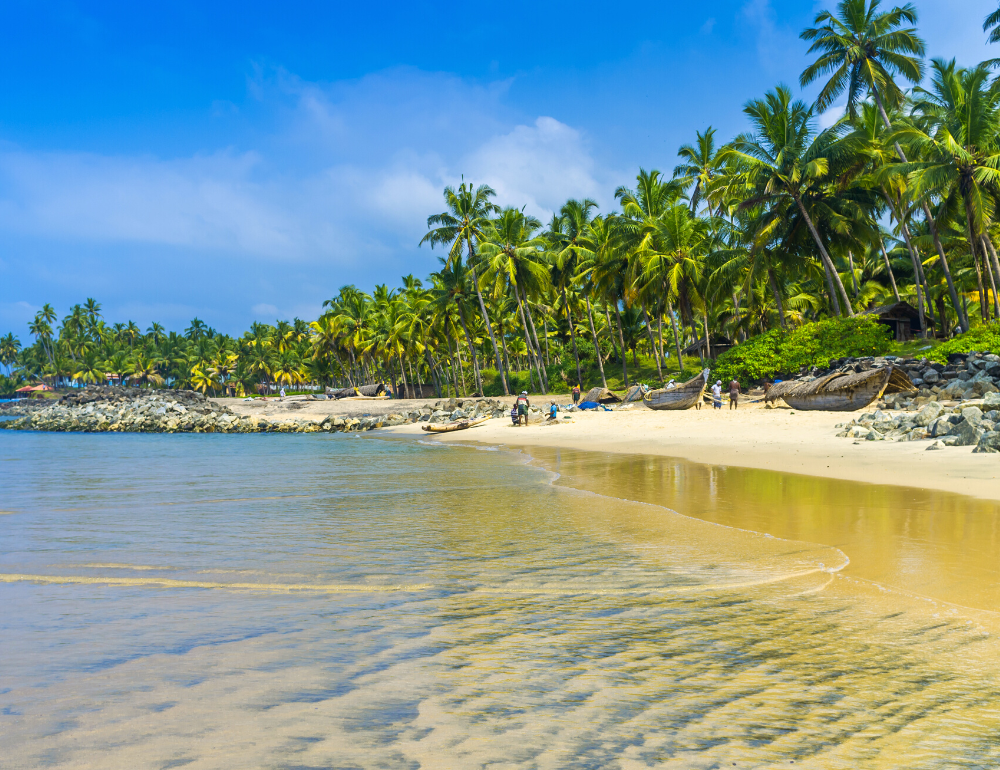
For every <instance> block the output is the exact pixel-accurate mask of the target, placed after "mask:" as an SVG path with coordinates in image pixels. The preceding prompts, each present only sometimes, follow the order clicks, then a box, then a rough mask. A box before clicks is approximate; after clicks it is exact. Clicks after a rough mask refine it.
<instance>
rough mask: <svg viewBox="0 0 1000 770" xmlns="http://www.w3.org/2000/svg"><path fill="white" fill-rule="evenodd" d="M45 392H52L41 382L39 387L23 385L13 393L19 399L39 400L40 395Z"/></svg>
mask: <svg viewBox="0 0 1000 770" xmlns="http://www.w3.org/2000/svg"><path fill="white" fill-rule="evenodd" d="M47 390H52V388H50V387H49V386H48V385H46V384H45V383H44V382H43V383H42V384H41V385H25V386H24V387H23V388H18V389H17V390H15V391H14V392H15V393H17V394H18V395H19V396H20V397H21V398H41V394H42V393H43V392H45V391H47Z"/></svg>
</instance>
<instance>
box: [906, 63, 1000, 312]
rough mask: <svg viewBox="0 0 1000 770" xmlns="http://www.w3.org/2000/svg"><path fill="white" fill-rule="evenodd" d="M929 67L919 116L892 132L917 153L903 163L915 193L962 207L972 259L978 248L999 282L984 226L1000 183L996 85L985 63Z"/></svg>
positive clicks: (999, 96)
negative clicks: (913, 122) (915, 121)
mask: <svg viewBox="0 0 1000 770" xmlns="http://www.w3.org/2000/svg"><path fill="white" fill-rule="evenodd" d="M933 70H934V73H933V78H932V81H931V87H930V88H928V89H924V88H918V89H917V92H916V93H917V99H916V102H915V105H914V110H915V112H917V113H918V114H920V115H921V116H922V117H923V120H922V121H919V123H918V124H917V125H904V126H902V127H901V128H899V129H898V130H897V131H896V136H897V137H898V138H899V139H900V140H901V141H902V142H904V143H905V144H908V145H909V146H911V147H912V148H913V149H914V151H915V153H916V160H915V162H913V163H910V164H908V165H907V166H906V168H907V170H908V171H909V172H910V177H911V179H912V181H913V186H914V188H915V191H916V192H917V194H918V195H920V194H923V193H931V192H933V193H935V194H937V195H939V196H940V197H941V199H942V209H945V210H948V209H951V210H955V209H962V210H963V213H964V216H965V226H966V228H967V237H968V245H969V250H970V252H971V254H972V256H973V260H974V261H975V260H976V255H977V253H979V254H980V255H981V257H982V260H983V262H984V263H985V264H986V266H987V268H988V270H989V272H990V278H991V283H997V282H1000V263H998V261H997V254H996V249H995V248H994V246H993V242H992V239H991V238H989V235H988V229H989V223H990V222H991V221H992V219H993V214H994V211H995V199H994V195H995V194H996V191H997V188H998V183H1000V171H998V170H1000V91H998V89H997V88H996V87H994V86H993V85H991V83H990V73H989V70H988V68H987V67H986V66H985V65H983V64H980V65H979V66H977V67H972V68H970V69H962V68H959V67H957V66H956V64H955V60H954V59H952V60H951V61H944V60H942V59H935V60H934V62H933ZM919 124H923V125H924V126H926V130H924V129H922V128H921V127H920V125H919ZM977 264H978V263H977ZM980 293H981V294H982V292H980ZM994 301H995V302H996V303H997V313H998V316H1000V300H998V299H996V298H994Z"/></svg>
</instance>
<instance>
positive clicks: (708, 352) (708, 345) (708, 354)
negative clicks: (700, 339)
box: [701, 310, 712, 361]
mask: <svg viewBox="0 0 1000 770" xmlns="http://www.w3.org/2000/svg"><path fill="white" fill-rule="evenodd" d="M701 317H702V320H703V321H704V322H705V358H707V359H708V360H709V361H711V360H712V335H711V334H710V333H709V331H708V311H707V310H706V311H705V312H704V313H702V314H701Z"/></svg>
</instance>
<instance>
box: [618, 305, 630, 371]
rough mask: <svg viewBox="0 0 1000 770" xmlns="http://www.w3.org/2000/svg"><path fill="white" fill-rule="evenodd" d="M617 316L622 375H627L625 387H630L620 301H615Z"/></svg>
mask: <svg viewBox="0 0 1000 770" xmlns="http://www.w3.org/2000/svg"><path fill="white" fill-rule="evenodd" d="M615 318H617V319H618V341H619V342H620V343H621V346H622V375H623V376H624V377H625V387H626V388H627V387H628V364H627V363H626V362H625V335H624V334H622V314H621V313H620V312H619V311H618V303H617V302H615Z"/></svg>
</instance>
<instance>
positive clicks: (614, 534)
mask: <svg viewBox="0 0 1000 770" xmlns="http://www.w3.org/2000/svg"><path fill="white" fill-rule="evenodd" d="M489 449H491V448H488V447H487V448H478V449H477V448H471V447H454V446H441V445H437V444H435V443H433V442H427V443H420V442H416V441H411V440H382V439H377V438H372V437H357V436H350V435H326V434H310V435H295V434H291V435H221V436H220V435H141V434H97V435H74V434H44V433H0V484H2V488H0V546H2V547H0V651H2V655H0V755H2V757H3V760H2V761H0V764H2V766H3V767H12V768H35V767H67V768H69V767H80V768H83V767H128V768H171V767H186V768H247V767H273V768H330V767H336V768H355V767H358V768H369V767H389V768H396V767H398V768H416V767H431V768H438V767H439V768H465V767H470V768H471V767H476V768H478V767H487V766H488V767H491V768H502V767H528V768H532V767H537V768H564V767H584V768H586V767H593V768H605V767H620V768H636V767H676V768H717V767H723V766H724V767H740V768H749V767H768V768H770V767H776V766H789V767H791V766H793V763H794V766H799V767H815V768H857V767H866V768H867V767H872V768H881V767H884V768H890V767H891V768H894V767H922V768H924V767H942V768H944V767H948V768H952V767H969V768H972V767H988V766H992V765H995V764H997V762H998V761H1000V734H998V730H1000V681H998V673H1000V655H998V654H997V653H998V650H997V646H996V644H995V641H994V638H995V630H996V629H995V623H994V620H995V615H994V613H993V612H992V611H991V608H990V607H989V606H987V605H989V603H990V601H991V597H992V595H993V594H992V593H991V589H989V588H986V587H982V590H980V591H978V592H976V593H975V596H977V597H979V598H978V599H977V601H975V602H969V603H967V604H961V603H957V602H954V601H945V600H944V599H947V598H948V597H934V596H930V595H928V592H926V591H924V592H921V591H915V590H910V588H912V586H911V587H908V586H903V585H895V584H894V582H893V580H886V581H885V582H879V581H878V580H873V579H871V576H870V575H867V574H858V573H856V572H852V570H857V569H858V568H857V567H856V566H855V557H854V556H852V555H851V549H852V547H853V545H855V544H856V542H857V539H855V540H852V539H851V538H850V537H841V538H839V539H838V538H837V537H833V536H831V537H829V538H827V539H828V540H830V541H831V542H822V541H821V540H809V539H808V538H803V537H802V535H810V536H813V535H815V536H817V537H818V536H820V535H821V534H822V533H821V532H819V531H817V529H816V528H815V527H812V528H810V527H796V526H794V525H793V524H792V523H787V524H786V525H785V526H784V527H782V528H781V530H782V531H781V532H774V531H770V530H773V529H775V526H772V524H773V521H775V520H776V517H772V518H771V519H767V517H766V516H765V515H764V513H763V512H765V511H767V510H774V509H775V507H776V503H775V498H774V491H773V489H770V488H769V486H768V484H771V485H772V486H773V484H775V483H778V482H776V481H775V479H774V478H771V477H768V478H769V479H770V481H768V480H767V479H764V477H761V478H759V479H757V480H756V481H755V480H754V479H752V478H750V477H748V476H739V475H738V474H737V475H733V474H731V473H723V472H718V473H716V475H715V476H714V477H712V476H711V475H708V476H705V475H704V474H705V473H707V471H706V470H705V466H693V465H691V466H689V465H687V464H683V463H682V464H680V465H678V464H677V463H678V462H679V461H671V462H667V463H666V464H661V465H660V466H657V468H656V469H655V472H654V471H652V470H648V469H647V471H643V472H636V471H635V470H634V466H635V463H636V462H639V461H638V460H635V459H634V458H632V459H631V463H632V464H631V465H630V464H629V462H630V460H629V458H611V457H604V458H602V457H598V456H594V455H583V454H580V453H577V454H575V455H574V454H570V455H563V454H559V455H556V454H553V453H548V454H546V453H545V452H537V453H536V455H538V457H537V458H534V459H532V458H528V457H526V456H525V455H519V454H517V453H514V452H506V451H484V450H489ZM643 462H645V461H643ZM616 464H617V467H618V468H619V469H620V472H618V473H615V472H614V468H615V467H616ZM630 467H631V468H633V471H632V472H631V473H629V472H626V470H627V469H628V468H630ZM648 468H653V466H652V465H650V466H648ZM609 469H610V470H609ZM557 474H561V475H558V476H557ZM699 474H703V475H701V476H699ZM698 478H701V479H702V480H703V481H704V483H698V482H697V479H698ZM788 478H789V479H791V478H793V477H788ZM629 479H631V481H629ZM685 479H686V480H687V481H685ZM762 479H763V480H762ZM588 480H589V481H588ZM789 483H791V484H792V485H793V486H794V482H789ZM705 484H708V485H709V486H712V489H709V490H706V489H705V488H704V487H705ZM588 485H589V488H588ZM755 486H756V487H759V489H756V490H755ZM685 489H686V490H687V492H685ZM859 489H863V488H862V487H861V485H849V486H848V487H837V488H836V490H833V491H832V492H829V493H828V495H827V496H828V497H829V495H835V494H841V495H844V499H843V501H842V504H840V509H841V510H842V512H843V515H844V517H845V518H846V520H847V521H848V522H851V524H850V525H844V526H840V528H839V529H838V526H839V525H838V526H834V525H831V527H832V529H831V530H829V531H830V532H831V533H833V534H836V533H837V532H840V531H842V530H851V531H857V530H858V528H859V527H860V528H862V529H863V528H864V526H868V527H869V533H871V531H872V530H873V529H874V530H878V529H879V524H878V521H879V518H878V517H877V516H875V517H872V520H873V521H875V522H876V523H875V524H868V525H863V524H861V523H859V519H858V517H859V514H858V506H857V505H856V502H855V501H856V497H852V495H857V494H859V492H858V490H859ZM667 490H672V491H670V492H669V494H668V492H667ZM713 495H714V498H713V497H712V496H713ZM624 497H630V498H631V501H627V500H624V499H622V498H624ZM786 497H787V498H788V499H785V500H784V504H785V505H786V507H787V505H790V504H792V503H794V500H793V499H792V498H795V493H794V490H792V491H790V492H789V493H788V495H787V496H786ZM918 497H919V496H918ZM758 498H759V501H758V502H757V503H756V504H754V503H753V501H754V500H758ZM713 499H714V502H713ZM954 499H955V500H962V499H963V498H954ZM665 502H669V503H670V505H669V506H668V505H664V504H663V503H665ZM969 504H970V505H973V503H971V502H970V503H969ZM950 505H952V506H953V507H954V506H960V505H961V503H957V502H952V503H950ZM685 507H687V508H689V509H694V510H688V511H685V510H684V508H685ZM917 507H918V508H919V506H917ZM823 510H824V512H825V513H824V516H829V517H835V516H836V515H837V510H838V501H837V500H836V499H826V498H824V500H823ZM879 510H881V509H879ZM949 510H950V509H949ZM741 511H743V513H742V514H741ZM684 513H690V514H692V515H683V514H684ZM786 513H787V512H783V513H782V514H781V516H779V517H777V518H782V517H783V518H784V520H786V522H787V521H788V520H789V518H790V517H789V516H788V515H786ZM925 514H926V511H922V509H921V510H917V511H914V510H908V509H906V508H905V506H904V509H903V510H898V511H894V512H893V515H895V516H899V517H901V518H900V519H899V520H898V521H897V520H896V519H893V522H892V523H891V524H892V525H891V526H890V525H889V524H886V523H885V522H884V521H883V525H884V528H885V529H886V532H885V533H884V534H885V535H886V537H888V538H889V539H891V540H892V541H893V543H894V545H893V549H894V551H893V552H894V553H895V552H896V551H899V552H900V553H901V554H902V556H900V558H899V559H898V560H897V561H899V562H900V563H903V562H905V561H906V559H905V558H904V557H905V555H906V553H907V551H906V548H907V542H909V544H910V545H909V547H910V548H911V549H912V551H913V554H912V559H911V561H912V562H913V564H912V565H911V567H912V569H913V570H914V571H915V570H917V563H918V562H919V559H924V560H927V561H928V568H929V569H932V570H933V569H937V567H936V566H935V565H936V564H937V563H938V562H935V561H934V555H935V553H936V551H935V548H934V547H933V546H928V547H920V546H919V543H920V542H922V541H924V540H928V539H930V540H933V537H934V532H933V531H928V530H927V528H926V527H921V526H911V529H912V530H913V531H912V535H913V536H912V538H910V540H909V541H907V536H906V532H905V531H904V530H906V526H905V525H904V524H900V523H899V521H904V522H905V521H910V522H911V523H912V522H914V521H917V520H918V519H920V517H921V516H924V518H926V515H925ZM699 515H700V518H699ZM881 515H883V518H884V516H885V515H887V514H884V512H883V514H881ZM975 515H976V517H979V518H981V517H990V516H992V519H991V520H990V521H988V522H987V523H982V522H979V518H977V519H976V522H977V523H976V526H977V527H980V530H977V531H980V532H984V531H985V530H986V529H988V528H990V527H995V526H996V511H995V510H993V511H990V510H985V511H983V510H977V511H976V512H975ZM907 517H909V518H907ZM820 518H821V519H822V517H820ZM861 518H864V517H863V516H861ZM972 518H973V516H972V514H969V515H968V516H967V517H966V519H962V516H961V515H957V514H956V515H950V518H947V521H946V522H945V524H944V525H943V526H948V527H951V528H954V526H956V523H955V522H956V521H959V520H962V521H971V519H972ZM769 522H770V523H769ZM874 534H875V535H876V536H877V535H878V532H877V531H876V532H875V533H874ZM976 540H977V543H978V547H979V548H980V550H982V551H984V552H988V551H990V550H991V549H994V545H995V542H994V541H986V542H983V537H982V536H981V537H978V538H976ZM834 541H835V542H834ZM940 542H941V543H942V545H940V547H939V548H938V549H937V550H938V551H942V550H953V549H954V547H955V542H956V537H955V536H954V535H949V536H947V537H944V538H941V539H940ZM958 542H959V545H960V544H961V539H960V538H959V539H958ZM996 556H997V554H996V553H992V557H993V559H994V562H995V557H996ZM918 557H919V559H918ZM943 558H944V557H943ZM947 559H952V561H953V562H954V561H955V560H954V558H953V557H952V556H947V557H946V561H947ZM977 559H978V557H977ZM982 561H985V559H984V560H982ZM872 569H876V568H872ZM984 569H985V568H984ZM876 571H877V569H876ZM890 573H891V574H890ZM894 575H898V570H895V568H893V569H890V570H889V572H888V573H887V574H886V576H887V577H889V578H892V577H893V576H894ZM975 576H976V579H978V580H980V581H981V582H988V581H989V580H990V577H989V573H988V570H985V571H982V570H981V571H980V572H975ZM897 582H905V581H897ZM925 582H926V583H930V582H933V581H925Z"/></svg>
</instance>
